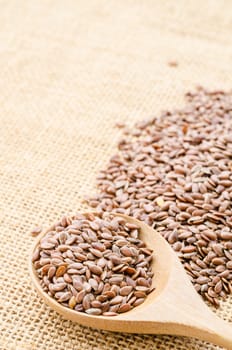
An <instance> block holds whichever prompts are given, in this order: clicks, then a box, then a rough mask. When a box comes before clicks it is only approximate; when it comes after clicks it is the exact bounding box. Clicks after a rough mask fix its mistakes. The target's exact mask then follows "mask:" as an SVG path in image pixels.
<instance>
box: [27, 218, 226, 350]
mask: <svg viewBox="0 0 232 350" xmlns="http://www.w3.org/2000/svg"><path fill="white" fill-rule="evenodd" d="M118 216H121V217H123V218H125V220H126V221H128V222H130V223H135V224H137V225H139V226H140V228H141V233H140V237H141V239H142V240H143V241H144V242H146V244H147V246H148V247H149V248H151V249H153V250H154V259H153V265H152V268H153V271H154V273H155V275H154V281H153V286H155V287H156V289H155V290H154V291H153V292H151V293H150V294H149V295H148V297H147V298H146V300H145V302H144V303H143V304H141V305H140V306H137V307H135V308H134V309H132V310H131V311H128V312H126V313H123V314H119V315H117V316H113V317H108V316H105V317H104V316H92V315H87V314H85V313H81V312H77V311H75V310H71V309H69V308H66V307H64V306H62V305H61V304H59V303H58V302H57V301H56V300H55V299H53V298H51V297H50V296H49V295H48V294H47V293H46V292H44V291H43V289H42V288H41V285H40V282H39V279H38V277H37V273H36V271H35V269H34V267H33V264H32V262H31V261H32V259H31V258H32V254H33V252H34V250H35V248H36V246H37V245H38V243H39V241H40V239H41V238H42V236H43V235H44V234H45V233H42V234H41V235H40V236H39V237H38V238H37V240H36V242H35V245H34V247H33V250H32V252H31V256H30V263H29V265H30V275H31V278H32V281H33V283H34V285H35V287H36V289H37V291H38V293H39V294H40V296H41V297H42V298H43V299H44V301H45V302H46V303H47V304H48V305H49V306H50V307H51V308H52V309H54V310H55V311H57V312H58V313H60V314H61V315H62V316H63V317H64V318H66V319H69V320H72V321H74V322H78V323H80V324H82V325H85V326H90V327H93V328H100V329H105V330H109V331H116V332H127V333H152V334H173V335H182V336H187V337H195V338H198V339H202V340H205V341H209V342H212V343H214V344H217V345H220V346H223V347H225V348H227V349H232V327H231V325H230V324H229V323H226V322H225V321H223V320H222V319H220V318H219V317H217V316H216V315H215V314H214V313H213V312H212V311H211V310H210V309H209V308H208V307H207V306H206V304H205V303H204V302H203V300H202V298H201V297H200V296H199V295H198V293H197V292H196V291H195V289H194V288H193V286H192V284H191V282H190V279H189V277H188V276H187V274H186V273H185V271H184V268H183V266H182V265H181V263H180V261H179V259H178V257H177V255H176V254H175V252H174V251H173V250H172V248H171V247H170V246H169V244H168V243H167V242H166V240H165V239H164V238H163V237H162V236H161V235H160V234H159V233H158V232H156V231H155V230H153V229H152V228H151V227H149V226H147V225H146V224H145V223H143V222H140V221H138V220H135V219H133V218H131V217H128V216H125V215H121V214H120V215H119V214H118Z"/></svg>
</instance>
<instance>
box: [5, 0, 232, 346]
mask: <svg viewBox="0 0 232 350" xmlns="http://www.w3.org/2000/svg"><path fill="white" fill-rule="evenodd" d="M231 31H232V4H231V2H230V1H229V0H228V1H217V0H215V1H198V0H197V1H195V0H191V1H185V0H180V1H161V0H160V1H150V0H147V1H142V0H141V1H140V0H133V1H132V0H123V1H117V0H115V1H112V0H102V1H96V0H93V1H92V0H91V1H86V0H83V1H75V0H73V1H71V0H65V1H64V0H63V1H59V0H57V1H52V0H47V1H17V0H15V1H11V0H9V1H8V0H7V1H1V2H0V50H1V54H0V66H1V69H0V76H1V79H0V206H1V207H0V223H1V230H0V237H1V244H0V349H1V350H34V349H36V350H42V349H43V350H46V349H49V350H50V349H51V350H53V349H54V350H66V349H67V350H69V349H75V350H78V349H80V350H84V349H86V350H91V349H92V350H99V349H107V350H108V349H111V350H120V349H131V350H136V349H141V348H143V349H144V350H151V349H162V350H164V349H178V350H182V349H189V350H193V349H194V350H196V349H198V350H200V349H218V347H213V346H212V345H210V344H206V343H204V342H201V341H197V340H194V339H187V338H181V337H171V336H153V335H128V334H114V333H110V332H104V331H99V330H92V329H89V328H86V327H82V326H80V325H78V324H75V323H72V322H70V321H66V320H64V319H62V318H61V317H60V316H59V315H58V314H57V313H55V312H54V311H52V310H51V309H50V308H49V307H47V306H46V305H45V304H44V303H43V302H42V300H41V299H40V298H39V296H38V295H37V293H36V292H35V290H34V288H33V286H32V284H31V282H30V280H29V276H28V255H29V250H30V248H31V246H32V244H33V238H32V237H31V236H30V230H31V229H32V228H33V227H34V226H35V225H37V224H41V223H44V224H45V225H49V224H51V223H53V222H54V221H55V220H56V219H57V218H59V217H60V216H61V215H62V214H64V213H73V212H75V211H76V210H83V209H85V207H84V206H83V204H82V203H81V201H82V198H83V197H84V196H85V195H86V194H93V193H95V191H96V189H95V177H96V175H97V173H98V171H99V170H100V169H102V168H104V166H105V165H106V164H107V161H108V159H109V157H110V156H111V155H113V154H114V152H115V151H116V144H117V140H119V138H120V131H119V130H117V129H115V128H114V124H115V122H116V121H122V122H123V121H126V122H128V123H129V124H130V125H133V123H135V122H136V121H137V120H141V119H143V118H149V117H151V116H154V115H156V114H157V113H159V111H160V110H162V109H166V108H174V107H175V106H178V105H180V104H182V103H183V94H184V92H186V91H187V90H189V89H193V88H194V87H195V86H196V85H198V84H201V85H203V86H205V87H209V88H223V89H230V88H231V87H232V81H231V77H232V66H231V61H232V35H231ZM169 61H177V62H178V66H177V67H170V66H169V65H168V62H169ZM217 313H218V314H219V315H220V316H221V317H222V318H224V319H226V320H228V321H232V299H231V298H229V299H227V301H225V302H224V303H223V304H222V307H221V309H220V310H219V311H217Z"/></svg>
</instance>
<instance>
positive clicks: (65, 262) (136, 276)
mask: <svg viewBox="0 0 232 350" xmlns="http://www.w3.org/2000/svg"><path fill="white" fill-rule="evenodd" d="M32 260H33V263H34V267H35V269H36V270H37V273H38V277H39V278H40V281H41V285H42V287H43V289H44V291H46V292H47V293H48V294H49V295H50V296H51V297H53V298H55V299H56V300H57V301H58V302H59V303H61V304H62V305H64V306H67V307H69V308H71V309H74V310H76V311H80V312H85V313H87V314H89V315H103V316H115V315H117V314H118V313H123V312H126V311H129V310H130V309H132V308H134V307H136V306H138V305H140V304H142V303H143V302H144V300H145V298H146V296H147V294H148V293H150V292H151V290H152V288H151V285H152V277H153V273H152V270H151V266H150V265H151V261H152V251H151V250H150V249H148V248H146V246H145V244H144V243H143V242H142V241H141V240H140V239H139V227H138V226H136V225H135V224H131V223H126V222H125V220H124V219H122V218H120V217H114V216H112V215H111V216H110V215H107V214H99V216H98V215H94V214H84V215H83V214H77V215H76V216H74V217H72V218H69V217H63V218H62V220H61V221H60V222H58V223H57V224H56V225H54V227H53V228H52V230H51V231H50V232H48V233H47V234H46V235H45V236H44V237H43V238H42V239H41V241H40V243H39V245H38V247H37V248H36V250H35V252H34V255H33V259H32Z"/></svg>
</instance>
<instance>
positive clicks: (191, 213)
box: [87, 88, 232, 306]
mask: <svg viewBox="0 0 232 350" xmlns="http://www.w3.org/2000/svg"><path fill="white" fill-rule="evenodd" d="M186 99H187V104H186V106H185V107H184V108H183V109H178V110H173V111H166V112H163V113H162V114H161V115H160V116H157V117H155V118H153V119H151V120H149V121H143V122H141V123H138V124H136V126H135V128H134V129H133V130H132V131H130V130H128V129H124V133H125V138H124V139H122V140H121V141H120V142H119V145H118V149H119V152H118V154H117V155H115V156H114V157H112V158H111V160H110V163H109V165H108V167H107V168H106V170H104V171H102V172H101V173H100V175H99V176H98V188H99V190H100V191H99V192H100V193H99V194H98V195H96V196H94V197H92V198H90V199H88V200H87V201H88V203H89V205H90V206H92V207H94V208H98V209H99V210H103V211H109V212H118V213H124V214H127V215H131V216H134V217H135V218H138V219H140V220H143V221H145V222H146V223H148V224H149V225H151V226H152V227H154V228H155V229H156V230H157V231H159V232H160V233H161V234H162V235H163V236H164V237H165V238H166V239H167V241H168V242H169V243H170V244H171V245H172V247H173V248H174V250H175V251H176V252H178V255H179V257H180V259H181V261H182V262H183V264H184V266H185V268H186V270H187V272H188V273H189V275H190V276H191V280H192V282H193V283H194V286H195V288H196V290H197V291H198V292H199V293H200V294H201V295H202V296H203V297H205V298H207V299H208V300H209V301H210V302H211V303H212V304H214V305H215V306H218V305H219V302H218V299H219V297H222V298H225V297H226V295H227V294H229V293H231V292H232V284H231V281H232V205H231V200H232V94H231V93H225V92H223V91H213V92H209V91H206V90H204V89H202V88H199V89H198V90H197V91H196V92H195V93H188V94H187V95H186Z"/></svg>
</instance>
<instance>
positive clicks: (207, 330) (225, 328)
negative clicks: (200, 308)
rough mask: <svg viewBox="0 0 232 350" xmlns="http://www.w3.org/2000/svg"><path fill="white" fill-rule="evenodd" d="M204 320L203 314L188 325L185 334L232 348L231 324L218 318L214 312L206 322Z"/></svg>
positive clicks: (231, 349) (230, 349) (229, 349)
mask: <svg viewBox="0 0 232 350" xmlns="http://www.w3.org/2000/svg"><path fill="white" fill-rule="evenodd" d="M212 314H213V312H212ZM204 321H205V317H204V314H203V315H202V320H199V321H197V322H195V325H192V326H190V329H189V333H187V334H186V335H188V336H189V335H190V336H193V337H196V338H198V339H202V340H205V341H209V342H211V343H213V344H216V345H219V346H223V347H224V348H226V349H228V350H232V326H231V325H230V324H229V323H227V322H225V321H223V320H222V319H220V318H218V317H217V316H216V315H215V314H213V315H212V316H211V319H209V320H208V324H207V323H206V324H205V322H204Z"/></svg>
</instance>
